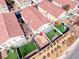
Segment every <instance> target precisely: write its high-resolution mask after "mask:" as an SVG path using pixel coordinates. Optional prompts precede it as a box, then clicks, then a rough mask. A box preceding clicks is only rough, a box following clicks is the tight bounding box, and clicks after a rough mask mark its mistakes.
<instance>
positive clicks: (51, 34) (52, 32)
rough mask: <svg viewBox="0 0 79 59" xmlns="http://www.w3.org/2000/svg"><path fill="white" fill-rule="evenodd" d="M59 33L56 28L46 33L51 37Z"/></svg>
mask: <svg viewBox="0 0 79 59" xmlns="http://www.w3.org/2000/svg"><path fill="white" fill-rule="evenodd" d="M58 35H59V33H58V32H57V31H56V30H51V31H49V32H48V33H46V36H47V37H48V38H49V39H52V38H53V37H55V36H58Z"/></svg>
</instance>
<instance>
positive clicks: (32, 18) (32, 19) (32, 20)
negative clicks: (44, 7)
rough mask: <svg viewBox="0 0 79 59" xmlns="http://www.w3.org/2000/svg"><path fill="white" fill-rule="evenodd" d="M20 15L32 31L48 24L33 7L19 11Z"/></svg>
mask: <svg viewBox="0 0 79 59" xmlns="http://www.w3.org/2000/svg"><path fill="white" fill-rule="evenodd" d="M21 14H22V16H23V17H24V18H25V22H28V24H29V25H30V26H31V27H32V28H33V29H34V30H36V29H38V28H39V27H40V26H42V25H43V24H45V23H49V21H48V19H46V18H45V17H44V16H43V15H42V14H41V13H40V12H39V11H38V10H37V9H36V8H35V7H27V8H25V9H24V10H22V11H21Z"/></svg>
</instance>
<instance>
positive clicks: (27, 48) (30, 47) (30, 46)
mask: <svg viewBox="0 0 79 59" xmlns="http://www.w3.org/2000/svg"><path fill="white" fill-rule="evenodd" d="M36 49H37V47H36V45H35V44H34V42H33V41H30V42H28V43H26V44H24V45H23V46H21V47H19V51H20V53H21V56H22V57H24V56H26V55H27V54H29V53H31V52H33V51H34V50H36Z"/></svg>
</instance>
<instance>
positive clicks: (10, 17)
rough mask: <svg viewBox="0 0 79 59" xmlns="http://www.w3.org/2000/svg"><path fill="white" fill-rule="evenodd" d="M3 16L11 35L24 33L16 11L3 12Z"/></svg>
mask: <svg viewBox="0 0 79 59" xmlns="http://www.w3.org/2000/svg"><path fill="white" fill-rule="evenodd" d="M3 17H4V21H5V24H6V28H7V31H8V34H9V37H16V36H20V35H23V31H22V29H21V27H20V25H19V23H18V20H17V18H16V16H15V14H14V13H3Z"/></svg>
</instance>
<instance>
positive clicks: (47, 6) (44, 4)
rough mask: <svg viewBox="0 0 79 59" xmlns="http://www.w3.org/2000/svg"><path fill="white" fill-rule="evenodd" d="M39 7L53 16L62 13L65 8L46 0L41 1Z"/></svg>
mask: <svg viewBox="0 0 79 59" xmlns="http://www.w3.org/2000/svg"><path fill="white" fill-rule="evenodd" d="M39 7H41V8H43V9H44V10H46V11H48V12H49V13H50V14H52V15H53V16H55V17H58V16H59V15H60V14H61V13H63V12H64V11H65V10H63V9H62V8H60V7H57V6H56V5H54V4H52V3H50V2H48V1H42V2H41V3H40V4H39Z"/></svg>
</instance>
